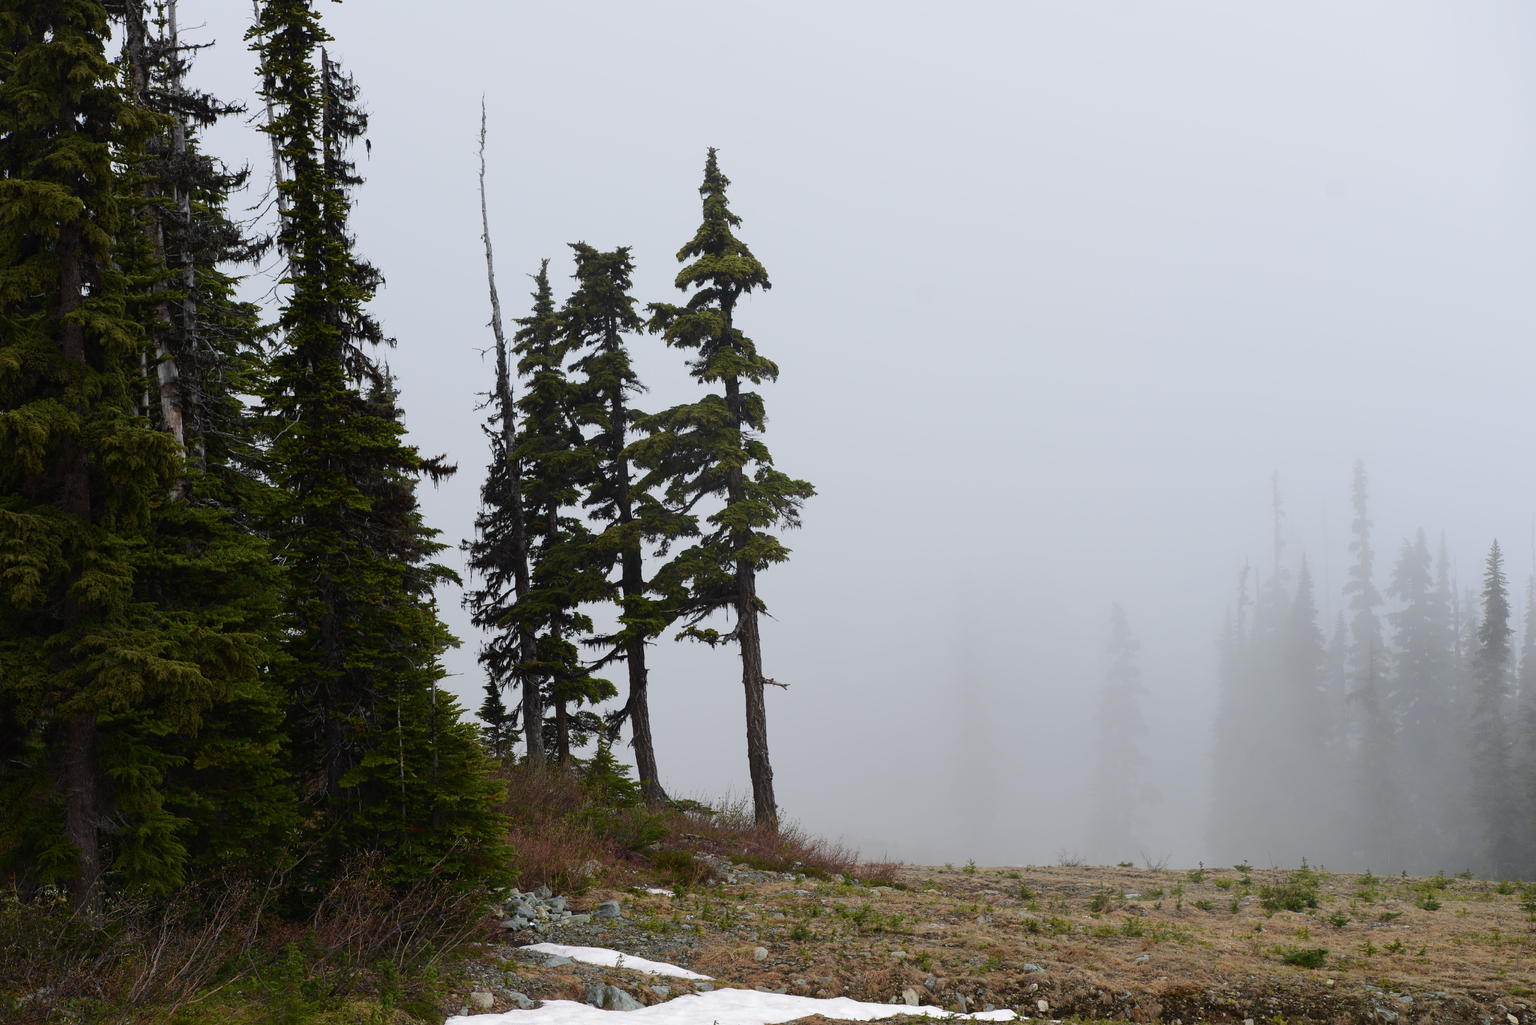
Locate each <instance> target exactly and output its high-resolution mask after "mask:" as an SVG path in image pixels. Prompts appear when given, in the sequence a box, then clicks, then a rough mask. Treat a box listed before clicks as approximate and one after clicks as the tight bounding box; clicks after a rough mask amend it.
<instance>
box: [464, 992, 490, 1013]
mask: <svg viewBox="0 0 1536 1025" xmlns="http://www.w3.org/2000/svg"><path fill="white" fill-rule="evenodd" d="M469 1006H470V1007H471V1008H473V1009H474V1010H476V1011H489V1010H490V1009H491V1008H492V1007H495V1006H496V998H495V997H494V996H492V995H491V994H489V993H487V992H486V991H485V990H483V989H477V990H475V992H473V993H471V994H470V995H469Z"/></svg>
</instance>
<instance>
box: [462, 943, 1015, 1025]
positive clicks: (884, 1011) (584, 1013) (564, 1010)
mask: <svg viewBox="0 0 1536 1025" xmlns="http://www.w3.org/2000/svg"><path fill="white" fill-rule="evenodd" d="M626 961H627V959H626ZM809 1014H822V1015H825V1016H827V1017H828V1018H839V1019H844V1020H848V1021H872V1020H874V1019H876V1018H889V1017H891V1016H893V1015H897V1014H915V1015H922V1016H924V1017H928V1018H949V1019H952V1020H954V1021H1013V1020H1014V1019H1015V1018H1016V1017H1017V1015H1015V1014H1014V1013H1013V1012H1012V1011H1007V1010H1004V1011H982V1012H980V1013H977V1014H951V1013H950V1012H949V1011H946V1010H944V1009H943V1008H940V1007H928V1006H920V1007H910V1006H908V1005H906V1004H867V1003H864V1002H863V1001H861V1000H850V999H849V998H848V997H834V998H832V999H829V1000H824V999H818V998H816V997H797V996H790V995H788V994H784V993H759V992H757V991H756V990H750V989H717V990H713V991H712V992H709V993H689V994H687V995H685V996H680V997H678V998H677V999H675V1000H668V1001H667V1002H666V1003H662V1004H653V1005H651V1006H650V1007H642V1008H640V1009H639V1010H638V1011H605V1010H603V1009H601V1008H598V1007H592V1006H590V1005H588V1004H579V1003H577V1002H575V1001H574V1000H546V1001H544V1006H542V1007H538V1008H535V1009H533V1010H531V1011H506V1012H504V1013H502V1014H473V1015H464V1016H461V1017H456V1018H449V1019H448V1022H447V1025H617V1023H616V1022H615V1021H614V1019H616V1018H620V1017H622V1018H624V1019H625V1021H626V1023H631V1022H632V1023H634V1025H642V1023H643V1025H772V1023H774V1022H784V1021H794V1020H795V1019H796V1018H804V1017H805V1016H806V1015H809Z"/></svg>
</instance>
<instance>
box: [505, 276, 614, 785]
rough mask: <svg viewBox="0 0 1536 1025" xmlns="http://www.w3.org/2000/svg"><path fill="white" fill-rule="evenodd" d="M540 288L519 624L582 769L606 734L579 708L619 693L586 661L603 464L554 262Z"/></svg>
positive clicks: (521, 364) (528, 417) (526, 357)
mask: <svg viewBox="0 0 1536 1025" xmlns="http://www.w3.org/2000/svg"><path fill="white" fill-rule="evenodd" d="M535 282H536V291H535V293H534V313H533V315H532V316H530V317H528V318H526V319H524V320H520V321H519V322H518V323H519V326H520V330H519V331H518V333H517V336H516V351H517V355H518V373H519V374H520V375H521V376H522V378H523V381H524V391H523V397H522V399H521V400H519V402H518V412H519V415H520V417H521V421H522V432H521V435H520V437H519V439H518V446H517V458H518V462H519V464H520V465H521V466H522V467H523V470H524V476H523V509H524V514H525V516H526V520H527V538H528V558H529V568H530V572H531V577H530V586H529V589H528V592H527V594H526V595H525V596H524V597H523V598H522V599H520V600H519V601H518V602H517V603H516V604H515V605H514V607H513V609H512V610H511V616H512V619H513V620H514V621H515V622H516V623H518V624H519V625H520V626H525V627H526V628H528V629H529V630H531V631H532V633H533V635H534V637H535V641H534V648H533V655H532V661H531V663H530V666H531V668H532V670H533V671H534V672H535V673H537V674H538V675H539V676H540V677H541V678H542V679H544V680H545V681H546V700H547V701H548V703H549V706H550V708H551V709H552V710H553V713H554V714H553V715H552V716H551V717H550V718H549V720H548V721H547V722H546V723H545V725H544V728H545V729H546V731H547V733H548V737H547V743H552V744H553V745H554V748H555V758H556V760H557V761H558V762H559V763H560V764H561V765H563V766H565V767H567V768H573V767H574V763H573V761H572V751H573V749H574V748H576V747H580V746H582V745H583V744H585V743H586V742H587V741H588V740H589V739H591V738H592V737H594V736H596V735H597V734H599V733H600V732H602V722H601V720H600V719H599V718H598V717H597V715H596V714H595V713H593V712H591V711H580V710H579V709H580V706H582V705H588V706H590V705H595V704H597V703H598V702H600V701H604V700H606V699H608V698H610V697H612V696H613V695H614V694H615V693H616V691H615V690H614V687H613V685H612V684H611V683H609V682H608V681H607V680H605V679H602V678H600V677H597V676H594V675H593V673H592V667H591V666H590V665H588V664H587V663H586V662H585V660H584V659H583V658H582V655H581V645H582V643H584V642H587V641H589V640H590V635H591V631H592V619H591V617H590V616H588V615H587V614H586V612H585V611H583V609H584V607H585V606H586V605H588V604H589V603H591V602H594V601H598V600H601V599H602V598H603V597H605V596H606V595H607V593H608V587H607V580H606V565H605V564H604V563H603V562H602V561H601V560H599V559H598V558H597V557H596V555H595V550H594V548H593V537H592V533H591V531H590V529H589V528H588V526H587V524H586V522H585V521H584V520H583V519H581V517H580V516H579V515H578V513H579V508H580V503H581V501H582V499H583V497H584V496H585V494H586V489H587V488H589V487H590V486H591V482H592V480H593V478H594V473H595V468H596V466H597V464H598V461H599V456H598V454H597V452H596V450H595V449H594V448H593V447H592V446H589V445H587V444H586V443H585V441H584V439H583V437H582V434H581V427H580V423H579V419H580V414H579V412H578V407H579V406H580V405H581V402H582V391H581V389H580V388H579V387H578V386H577V384H576V383H575V382H573V381H572V380H571V379H570V377H569V376H568V374H567V373H566V362H567V360H568V358H569V356H570V354H571V348H572V342H571V340H570V338H569V337H568V334H567V332H566V330H565V321H566V317H565V315H564V314H563V313H562V314H556V313H554V312H553V305H552V300H551V297H550V289H549V277H548V264H547V262H546V263H545V264H542V265H541V266H540V268H539V273H538V275H537V277H536V278H535Z"/></svg>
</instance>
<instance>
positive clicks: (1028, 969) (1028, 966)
mask: <svg viewBox="0 0 1536 1025" xmlns="http://www.w3.org/2000/svg"><path fill="white" fill-rule="evenodd" d="M1019 967H1020V970H1022V971H1026V972H1031V973H1033V972H1043V971H1045V969H1044V968H1041V967H1040V966H1039V965H1037V964H1023V965H1020V966H1019Z"/></svg>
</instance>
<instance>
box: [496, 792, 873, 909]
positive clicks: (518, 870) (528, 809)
mask: <svg viewBox="0 0 1536 1025" xmlns="http://www.w3.org/2000/svg"><path fill="white" fill-rule="evenodd" d="M501 778H502V781H503V785H504V786H505V788H506V794H507V797H506V800H505V803H504V806H503V811H504V812H505V814H506V816H507V820H508V823H509V829H510V835H509V840H510V843H511V846H512V848H513V852H514V853H513V869H514V872H515V875H516V877H517V885H519V886H521V887H523V888H525V889H528V888H532V887H535V886H540V885H543V886H548V887H549V888H550V889H552V890H554V891H556V892H558V893H581V892H585V891H586V890H587V889H589V888H590V887H592V886H593V885H598V884H602V885H607V886H618V887H622V886H626V885H631V884H635V883H641V882H648V883H665V884H668V885H677V884H681V885H695V884H697V883H699V882H703V881H705V880H706V879H708V878H709V876H710V874H711V870H710V869H709V867H708V865H707V864H706V863H704V862H702V861H697V860H692V861H685V859H684V858H682V857H680V856H679V855H695V854H710V855H716V856H719V857H724V858H729V859H731V860H732V861H735V862H737V863H738V864H743V865H747V866H750V867H752V868H757V869H763V870H768V871H782V872H791V871H792V872H803V873H805V874H807V875H811V876H815V877H818V878H830V877H834V876H838V875H843V874H848V873H853V872H855V871H856V870H857V867H858V855H857V854H856V852H854V851H851V850H848V849H847V848H845V847H843V846H841V845H839V844H836V843H831V842H829V841H826V840H823V839H821V838H820V837H814V836H811V835H809V834H807V833H806V832H805V831H804V830H802V829H801V828H800V827H799V826H797V825H795V824H793V823H784V824H781V825H780V827H779V828H778V829H777V830H771V829H766V828H762V827H759V826H757V825H756V824H754V823H753V821H752V815H751V812H750V810H749V809H748V808H747V807H746V805H745V804H744V803H740V802H737V803H728V804H726V805H725V806H724V807H721V808H714V809H710V808H706V807H704V806H703V805H700V804H697V803H696V802H681V803H680V805H679V806H675V807H667V808H658V809H647V808H643V807H635V808H624V809H613V810H604V809H598V808H595V807H594V805H593V803H592V801H591V800H590V798H589V796H588V794H587V791H586V790H585V789H584V788H583V787H582V785H581V783H580V781H579V780H578V779H577V778H576V777H575V776H574V775H573V774H571V773H569V772H563V771H561V770H559V769H550V770H546V771H543V772H537V771H534V770H532V769H529V768H528V767H526V766H521V765H519V766H512V767H508V768H504V769H503V770H501ZM598 812H601V814H599V813H598ZM669 855H670V856H669Z"/></svg>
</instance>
